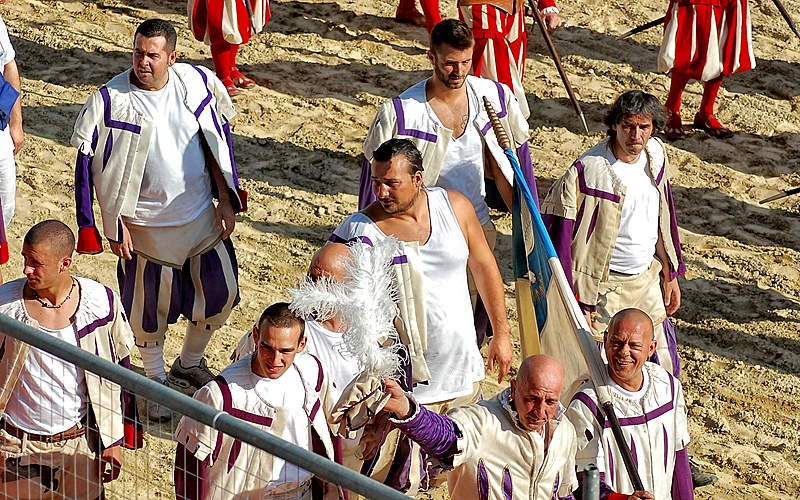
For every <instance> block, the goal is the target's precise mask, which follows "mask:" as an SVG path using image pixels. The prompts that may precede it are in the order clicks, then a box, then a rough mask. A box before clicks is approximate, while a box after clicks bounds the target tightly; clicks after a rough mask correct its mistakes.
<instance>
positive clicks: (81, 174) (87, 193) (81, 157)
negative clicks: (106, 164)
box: [75, 129, 97, 229]
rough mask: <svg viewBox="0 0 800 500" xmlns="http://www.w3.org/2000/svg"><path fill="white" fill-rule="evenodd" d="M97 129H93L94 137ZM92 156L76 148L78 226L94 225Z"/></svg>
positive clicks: (81, 227) (80, 227)
mask: <svg viewBox="0 0 800 500" xmlns="http://www.w3.org/2000/svg"><path fill="white" fill-rule="evenodd" d="M96 137H97V129H95V138H96ZM92 158H93V156H91V155H86V154H83V153H82V152H81V151H80V150H78V159H77V161H76V162H75V209H76V217H77V219H78V228H79V229H84V228H87V227H94V225H95V224H94V212H93V211H92V202H93V200H94V197H93V195H92V191H93V183H92V174H91V171H90V169H91V163H92Z"/></svg>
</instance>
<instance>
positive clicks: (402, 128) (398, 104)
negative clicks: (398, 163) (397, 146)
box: [392, 97, 438, 142]
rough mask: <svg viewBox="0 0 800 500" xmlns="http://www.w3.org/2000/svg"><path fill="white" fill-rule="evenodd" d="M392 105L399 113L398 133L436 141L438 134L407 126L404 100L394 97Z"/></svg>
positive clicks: (396, 112)
mask: <svg viewBox="0 0 800 500" xmlns="http://www.w3.org/2000/svg"><path fill="white" fill-rule="evenodd" d="M392 105H393V106H394V112H395V114H396V115H397V135H407V136H409V137H416V138H417V139H422V140H423V141H428V142H436V140H437V139H438V137H437V135H436V134H430V133H428V132H423V131H422V130H415V129H413V128H406V115H405V112H404V111H403V102H402V101H401V100H400V98H399V97H395V98H394V99H392Z"/></svg>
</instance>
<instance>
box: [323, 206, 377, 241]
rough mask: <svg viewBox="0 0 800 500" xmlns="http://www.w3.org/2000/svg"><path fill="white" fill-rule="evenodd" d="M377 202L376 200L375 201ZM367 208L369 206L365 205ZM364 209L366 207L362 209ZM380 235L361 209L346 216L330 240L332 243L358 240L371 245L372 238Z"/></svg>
mask: <svg viewBox="0 0 800 500" xmlns="http://www.w3.org/2000/svg"><path fill="white" fill-rule="evenodd" d="M376 203H377V202H376ZM367 208H369V207H367ZM364 210H366V208H365V209H364ZM378 236H380V230H379V229H378V228H377V226H375V223H374V222H373V221H372V219H370V218H369V217H368V216H367V215H366V214H365V213H364V212H363V211H359V212H354V213H352V214H350V215H349V216H347V218H345V219H344V220H343V221H342V222H341V223H339V225H338V226H337V227H336V229H335V230H334V231H333V234H332V235H331V238H330V241H332V242H334V243H345V244H349V243H352V242H353V241H356V240H359V241H363V242H364V243H366V244H368V245H370V246H373V245H374V244H375V243H376V241H374V238H377V237H378Z"/></svg>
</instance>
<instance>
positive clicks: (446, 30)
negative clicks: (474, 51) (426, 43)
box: [431, 19, 475, 53]
mask: <svg viewBox="0 0 800 500" xmlns="http://www.w3.org/2000/svg"><path fill="white" fill-rule="evenodd" d="M442 45H447V46H448V47H452V48H454V49H456V50H467V49H469V48H472V47H474V46H475V37H474V36H472V30H470V29H469V26H467V24H466V23H464V21H459V20H458V19H445V20H444V21H441V22H440V23H438V24H436V26H434V27H433V31H431V51H433V52H434V53H436V52H437V51H438V50H439V49H440V48H442Z"/></svg>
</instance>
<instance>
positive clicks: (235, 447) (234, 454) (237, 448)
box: [228, 439, 242, 474]
mask: <svg viewBox="0 0 800 500" xmlns="http://www.w3.org/2000/svg"><path fill="white" fill-rule="evenodd" d="M241 451H242V442H241V441H239V440H238V439H234V440H233V444H232V445H231V452H230V454H229V455H228V474H230V472H231V469H233V464H235V463H236V459H237V458H239V452H241Z"/></svg>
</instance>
